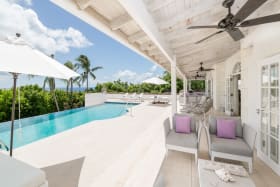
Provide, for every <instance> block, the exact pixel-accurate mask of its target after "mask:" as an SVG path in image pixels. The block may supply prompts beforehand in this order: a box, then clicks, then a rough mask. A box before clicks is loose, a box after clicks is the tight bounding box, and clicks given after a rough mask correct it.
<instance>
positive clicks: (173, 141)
mask: <svg viewBox="0 0 280 187" xmlns="http://www.w3.org/2000/svg"><path fill="white" fill-rule="evenodd" d="M166 144H167V145H173V146H180V147H184V148H195V149H197V136H196V134H195V133H190V134H182V133H176V132H175V131H174V130H171V131H170V132H169V134H168V135H167V138H166Z"/></svg>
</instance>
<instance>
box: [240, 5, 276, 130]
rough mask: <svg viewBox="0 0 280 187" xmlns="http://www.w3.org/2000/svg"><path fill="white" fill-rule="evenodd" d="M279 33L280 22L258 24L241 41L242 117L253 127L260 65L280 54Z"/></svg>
mask: <svg viewBox="0 0 280 187" xmlns="http://www.w3.org/2000/svg"><path fill="white" fill-rule="evenodd" d="M278 4H279V5H280V2H279V3H278ZM279 33H280V23H271V24H267V25H263V26H258V27H255V28H254V29H252V30H251V31H249V33H248V35H247V36H246V38H245V39H244V40H243V41H242V43H241V62H242V71H243V73H242V84H243V86H242V88H243V92H242V119H243V121H245V122H246V123H248V124H249V125H251V126H253V127H254V128H255V129H257V126H258V123H259V116H258V115H257V113H256V109H257V108H259V97H260V88H259V84H260V65H261V63H262V62H263V60H264V59H265V58H268V57H271V56H274V55H276V54H280V42H279V41H280V34H279Z"/></svg>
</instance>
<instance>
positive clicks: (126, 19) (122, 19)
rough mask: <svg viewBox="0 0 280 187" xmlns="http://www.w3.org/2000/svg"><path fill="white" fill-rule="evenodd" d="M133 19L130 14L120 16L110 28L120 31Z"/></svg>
mask: <svg viewBox="0 0 280 187" xmlns="http://www.w3.org/2000/svg"><path fill="white" fill-rule="evenodd" d="M131 20H132V19H131V17H130V16H129V15H128V14H123V15H120V16H119V17H117V18H115V19H114V20H112V21H111V22H110V27H111V29H112V30H117V29H120V28H121V27H122V26H124V25H125V24H127V23H128V22H130V21H131Z"/></svg>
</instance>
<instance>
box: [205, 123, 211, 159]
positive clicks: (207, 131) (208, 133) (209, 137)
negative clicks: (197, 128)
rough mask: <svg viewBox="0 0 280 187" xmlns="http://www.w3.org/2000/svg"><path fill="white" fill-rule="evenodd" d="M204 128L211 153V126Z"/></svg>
mask: <svg viewBox="0 0 280 187" xmlns="http://www.w3.org/2000/svg"><path fill="white" fill-rule="evenodd" d="M204 128H205V133H206V137H207V143H208V150H209V153H210V152H211V143H212V140H211V136H210V135H211V133H210V130H209V125H207V124H205V125H204Z"/></svg>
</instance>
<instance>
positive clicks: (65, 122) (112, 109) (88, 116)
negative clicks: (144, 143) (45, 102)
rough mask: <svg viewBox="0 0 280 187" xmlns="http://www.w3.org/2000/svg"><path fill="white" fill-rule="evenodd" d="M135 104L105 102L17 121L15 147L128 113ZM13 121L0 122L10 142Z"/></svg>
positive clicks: (2, 134)
mask: <svg viewBox="0 0 280 187" xmlns="http://www.w3.org/2000/svg"><path fill="white" fill-rule="evenodd" d="M133 105H135V104H128V105H127V104H126V103H104V104H102V105H98V106H93V107H83V108H77V109H72V110H66V111H62V112H56V113H51V114H46V115H40V116H35V117H30V118H25V119H21V120H20V124H19V121H18V120H16V121H15V130H14V147H20V146H23V145H26V144H29V143H31V142H34V141H36V140H40V139H42V138H46V137H49V136H52V135H54V134H57V133H60V132H63V131H65V130H68V129H71V128H74V127H77V126H80V125H83V124H86V123H87V122H90V121H94V120H102V119H109V118H114V117H118V116H121V115H123V114H125V113H127V108H128V107H131V106H133ZM10 126H11V122H4V123H0V140H2V141H3V142H4V143H5V144H6V145H8V146H9V144H10Z"/></svg>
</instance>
